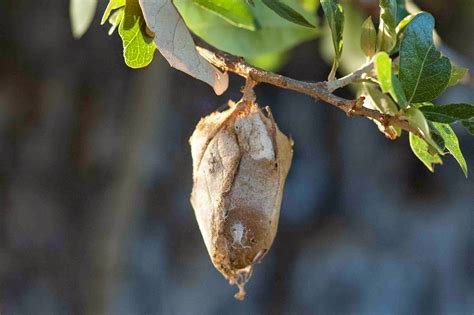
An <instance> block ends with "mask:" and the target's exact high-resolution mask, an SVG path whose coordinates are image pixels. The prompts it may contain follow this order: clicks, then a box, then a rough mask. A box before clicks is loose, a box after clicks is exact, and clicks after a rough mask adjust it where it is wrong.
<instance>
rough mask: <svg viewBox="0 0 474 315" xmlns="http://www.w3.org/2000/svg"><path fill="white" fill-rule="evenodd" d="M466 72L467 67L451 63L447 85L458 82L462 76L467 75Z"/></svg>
mask: <svg viewBox="0 0 474 315" xmlns="http://www.w3.org/2000/svg"><path fill="white" fill-rule="evenodd" d="M468 72H469V69H466V68H463V67H458V66H456V65H453V68H452V70H451V77H450V79H449V84H448V86H454V85H456V84H458V83H459V81H461V80H462V79H464V77H465V76H466V75H467V73H468Z"/></svg>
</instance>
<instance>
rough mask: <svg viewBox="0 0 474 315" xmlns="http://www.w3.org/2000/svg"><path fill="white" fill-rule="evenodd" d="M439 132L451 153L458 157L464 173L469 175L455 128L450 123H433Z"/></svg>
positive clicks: (457, 159)
mask: <svg viewBox="0 0 474 315" xmlns="http://www.w3.org/2000/svg"><path fill="white" fill-rule="evenodd" d="M433 125H434V127H435V129H436V130H437V133H438V134H439V135H440V136H441V137H442V138H443V140H444V145H445V147H446V149H448V151H449V153H451V155H452V156H454V158H455V159H456V161H457V162H458V163H459V166H461V169H462V171H463V173H464V175H465V176H466V177H467V163H466V160H465V159H464V156H463V154H462V152H461V148H460V147H459V140H458V137H457V136H456V134H455V133H454V130H453V129H452V128H451V126H449V125H448V124H441V123H433Z"/></svg>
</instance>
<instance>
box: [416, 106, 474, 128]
mask: <svg viewBox="0 0 474 315" xmlns="http://www.w3.org/2000/svg"><path fill="white" fill-rule="evenodd" d="M420 110H421V111H422V112H423V114H424V115H425V117H426V119H428V120H430V121H433V122H438V123H444V124H452V123H455V122H457V121H460V120H461V121H463V120H469V119H473V118H474V106H473V105H470V104H449V105H440V106H423V107H420Z"/></svg>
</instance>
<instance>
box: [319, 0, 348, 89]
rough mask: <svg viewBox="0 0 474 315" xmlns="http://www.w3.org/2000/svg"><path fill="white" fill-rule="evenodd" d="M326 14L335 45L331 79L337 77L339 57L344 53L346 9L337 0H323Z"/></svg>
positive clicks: (322, 4) (322, 3)
mask: <svg viewBox="0 0 474 315" xmlns="http://www.w3.org/2000/svg"><path fill="white" fill-rule="evenodd" d="M321 6H322V7H323V11H324V14H325V15H326V19H327V21H328V24H329V28H330V29H331V35H332V43H333V45H334V52H335V57H334V62H333V65H332V69H331V73H330V74H329V80H333V79H334V78H335V77H336V71H337V68H338V67H339V59H340V58H341V55H342V48H343V33H344V10H343V9H342V6H341V5H339V4H337V2H336V0H321Z"/></svg>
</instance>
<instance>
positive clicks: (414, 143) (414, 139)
mask: <svg viewBox="0 0 474 315" xmlns="http://www.w3.org/2000/svg"><path fill="white" fill-rule="evenodd" d="M410 147H411V150H412V151H413V153H414V154H415V155H416V157H417V158H418V159H419V160H420V161H421V162H423V164H425V166H426V167H427V168H428V169H429V170H430V171H431V172H434V165H435V164H443V160H442V159H441V157H440V156H439V154H437V153H432V152H431V151H430V146H429V145H428V143H426V142H425V141H424V140H423V139H421V138H419V137H418V136H416V135H414V134H413V133H411V132H410Z"/></svg>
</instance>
